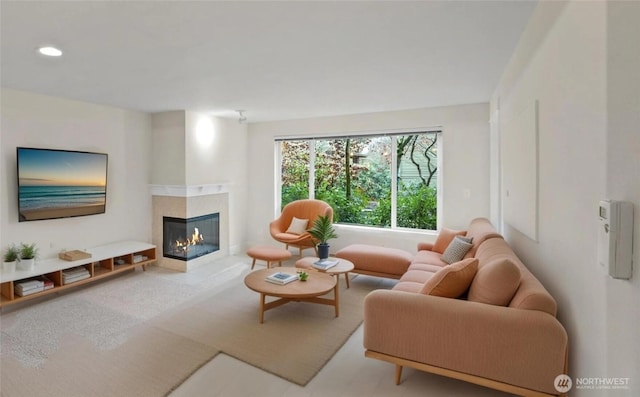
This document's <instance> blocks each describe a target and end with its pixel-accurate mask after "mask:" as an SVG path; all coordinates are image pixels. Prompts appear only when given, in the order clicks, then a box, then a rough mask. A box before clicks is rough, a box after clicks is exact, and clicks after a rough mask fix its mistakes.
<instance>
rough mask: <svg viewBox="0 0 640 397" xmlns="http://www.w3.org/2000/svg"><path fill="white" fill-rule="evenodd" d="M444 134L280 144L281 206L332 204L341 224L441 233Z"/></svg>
mask: <svg viewBox="0 0 640 397" xmlns="http://www.w3.org/2000/svg"><path fill="white" fill-rule="evenodd" d="M439 136H440V132H439V131H429V132H407V133H404V134H382V135H355V136H341V137H330V138H306V139H292V140H289V139H287V140H279V141H278V144H279V145H278V147H279V150H280V153H279V158H280V175H279V183H280V190H279V191H280V203H281V205H282V206H284V205H286V204H288V203H290V202H291V201H294V200H298V199H303V198H316V199H319V200H324V201H326V202H328V203H329V204H330V205H331V206H332V207H333V209H334V218H335V221H336V222H338V223H343V224H353V225H367V226H373V227H386V228H412V229H427V230H435V229H436V227H437V208H438V194H437V192H438V167H439V162H440V158H439V157H438V147H439V146H440V145H441V140H440V139H439Z"/></svg>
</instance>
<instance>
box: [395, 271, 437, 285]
mask: <svg viewBox="0 0 640 397" xmlns="http://www.w3.org/2000/svg"><path fill="white" fill-rule="evenodd" d="M438 270H440V268H438ZM436 273H437V271H435V272H430V271H424V270H411V269H409V270H407V271H406V272H405V273H404V274H403V275H402V277H400V281H413V282H414V283H420V284H424V283H425V282H427V280H429V279H430V278H431V277H433V275H434V274H436Z"/></svg>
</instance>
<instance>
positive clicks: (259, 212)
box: [248, 104, 489, 251]
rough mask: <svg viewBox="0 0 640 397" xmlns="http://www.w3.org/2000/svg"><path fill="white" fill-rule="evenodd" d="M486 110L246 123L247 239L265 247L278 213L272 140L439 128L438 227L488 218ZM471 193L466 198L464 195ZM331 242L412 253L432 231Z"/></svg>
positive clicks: (342, 231) (354, 231) (364, 233)
mask: <svg viewBox="0 0 640 397" xmlns="http://www.w3.org/2000/svg"><path fill="white" fill-rule="evenodd" d="M488 120H489V107H488V104H473V105H464V106H448V107H440V108H424V109H414V110H404V111H392V112H380V113H369V114H356V115H348V116H339V117H323V118H314V119H303V120H290V121H279V122H265V123H252V124H250V125H249V169H250V170H251V175H250V177H249V179H250V186H251V187H250V194H251V197H252V198H253V200H252V201H251V202H250V204H249V207H248V219H249V225H251V227H250V230H249V233H248V240H249V242H250V243H252V244H255V243H268V242H272V241H273V240H272V239H271V237H270V236H269V231H268V224H269V222H270V221H271V220H272V219H273V218H274V216H275V214H276V213H275V211H276V207H277V204H276V198H275V182H274V177H275V171H276V164H275V147H274V138H275V137H284V136H301V135H302V136H322V135H329V134H347V133H358V132H374V131H378V132H380V131H388V130H402V129H414V128H430V127H438V126H439V127H441V128H442V131H443V152H444V153H443V167H442V170H440V177H441V178H442V180H443V183H444V185H443V207H444V208H443V216H442V220H441V221H442V225H443V226H446V227H451V228H465V227H466V226H467V225H468V223H469V221H470V220H471V219H473V218H475V217H478V216H486V217H488V216H489V124H488ZM465 189H468V190H469V191H470V193H471V194H470V197H468V198H465V196H464V191H465ZM338 234H339V235H340V238H339V239H337V240H336V241H335V242H333V241H332V243H331V250H332V251H335V250H336V249H339V248H341V247H343V246H345V245H347V244H349V243H352V242H360V243H372V244H380V245H385V246H394V247H398V248H404V249H407V250H410V251H415V248H416V244H415V243H416V242H417V241H425V240H426V241H429V240H433V233H424V232H422V233H405V232H389V231H384V232H380V231H375V230H368V229H366V228H357V227H343V228H339V229H338Z"/></svg>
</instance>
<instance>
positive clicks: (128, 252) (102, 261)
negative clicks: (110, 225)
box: [0, 241, 156, 307]
mask: <svg viewBox="0 0 640 397" xmlns="http://www.w3.org/2000/svg"><path fill="white" fill-rule="evenodd" d="M86 252H88V253H90V254H91V258H86V259H79V260H76V261H65V260H62V259H57V258H56V259H43V260H38V261H36V264H35V266H34V267H33V269H30V270H20V269H16V270H15V271H13V272H4V271H2V270H0V293H1V296H0V307H3V306H6V305H10V304H14V303H18V302H23V301H25V300H28V299H33V298H37V297H40V296H43V295H48V294H52V293H55V292H59V291H62V290H65V289H67V288H73V287H76V286H78V285H83V284H87V283H91V282H93V281H96V280H99V279H103V278H105V277H109V276H112V275H114V274H118V273H121V272H125V271H128V270H133V269H135V268H136V267H137V266H142V269H143V270H144V269H145V266H146V265H148V264H150V263H153V262H155V261H156V246H155V245H153V244H148V243H142V242H138V241H122V242H118V243H112V244H107V245H102V246H98V247H93V248H90V249H87V250H86ZM77 266H83V267H84V268H85V269H87V271H88V272H89V277H88V278H85V279H84V280H80V281H76V282H73V283H68V284H65V283H64V278H63V274H62V273H63V271H64V270H66V269H70V268H74V267H77ZM38 276H46V278H48V279H49V280H51V281H53V288H50V289H47V290H44V291H41V292H36V293H34V294H30V295H26V296H18V295H17V294H16V290H15V285H16V283H18V282H21V281H23V280H28V279H31V278H35V277H38Z"/></svg>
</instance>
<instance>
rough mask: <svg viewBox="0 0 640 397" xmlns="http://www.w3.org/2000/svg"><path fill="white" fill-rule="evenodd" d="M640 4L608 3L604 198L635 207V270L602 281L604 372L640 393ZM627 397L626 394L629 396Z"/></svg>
mask: <svg viewBox="0 0 640 397" xmlns="http://www.w3.org/2000/svg"><path fill="white" fill-rule="evenodd" d="M638 21H640V3H638V2H610V3H608V4H607V167H606V168H607V196H608V197H610V198H612V199H616V200H626V201H630V202H633V203H634V204H635V208H634V213H635V228H634V229H635V234H634V237H635V238H634V240H635V241H634V258H633V263H634V271H633V278H632V279H631V280H630V281H620V280H613V279H611V278H607V279H606V284H605V294H606V301H605V308H606V313H605V316H604V317H605V319H606V320H605V321H606V324H607V341H608V343H607V373H608V374H610V375H611V376H616V374H629V375H631V376H634V378H633V380H632V381H633V384H634V390H635V393H633V394H634V395H638V394H640V393H639V392H638V391H639V390H640V340H639V338H638V332H639V330H640V309H638V303H639V302H640V205H639V204H640V177H639V176H638V175H639V173H640V131H639V126H640V78H639V77H638V71H640V24H638ZM629 395H631V393H629Z"/></svg>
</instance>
